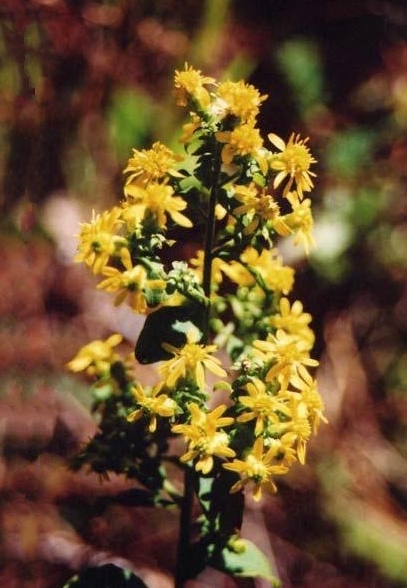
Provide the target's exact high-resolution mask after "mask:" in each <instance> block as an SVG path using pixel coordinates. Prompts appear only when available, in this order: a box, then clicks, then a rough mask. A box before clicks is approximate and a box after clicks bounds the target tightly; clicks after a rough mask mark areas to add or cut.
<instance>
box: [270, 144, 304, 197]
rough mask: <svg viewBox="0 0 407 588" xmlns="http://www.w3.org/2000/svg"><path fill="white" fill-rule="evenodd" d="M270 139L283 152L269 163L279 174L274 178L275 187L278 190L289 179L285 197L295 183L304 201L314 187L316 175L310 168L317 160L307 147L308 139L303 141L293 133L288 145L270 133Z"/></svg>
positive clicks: (284, 191) (285, 188) (284, 193)
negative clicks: (313, 180) (305, 193)
mask: <svg viewBox="0 0 407 588" xmlns="http://www.w3.org/2000/svg"><path fill="white" fill-rule="evenodd" d="M268 138H269V139H270V141H271V142H272V143H273V145H275V146H276V147H277V149H279V150H280V151H281V153H278V154H273V156H272V157H271V159H270V161H269V165H270V168H271V169H273V170H275V171H277V172H278V173H277V175H276V177H275V178H274V187H275V188H277V187H278V186H279V185H280V184H281V182H282V181H283V180H284V179H285V178H288V182H287V183H286V185H285V187H284V190H283V195H284V196H286V195H287V194H288V192H289V191H290V190H291V187H292V185H293V184H294V182H295V184H296V188H297V192H298V196H299V198H300V199H301V200H302V198H303V193H304V192H309V191H310V190H311V189H312V188H313V187H314V184H313V183H312V179H311V176H315V173H313V172H312V171H310V166H311V164H312V163H315V162H316V159H314V158H313V156H312V155H311V153H310V150H309V148H308V146H307V141H308V137H307V138H306V139H301V138H300V136H299V135H295V134H294V133H292V135H291V136H290V138H289V139H288V143H287V144H286V143H285V142H284V141H283V140H282V139H281V138H280V137H278V136H277V135H275V134H274V133H270V134H269V135H268Z"/></svg>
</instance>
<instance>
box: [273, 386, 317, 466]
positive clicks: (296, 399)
mask: <svg viewBox="0 0 407 588" xmlns="http://www.w3.org/2000/svg"><path fill="white" fill-rule="evenodd" d="M288 408H289V411H290V419H289V420H287V421H286V422H283V423H281V424H280V426H279V427H278V431H279V432H281V431H286V432H285V433H284V438H285V439H286V441H288V442H290V443H291V444H292V445H294V444H295V446H296V451H297V457H298V461H299V462H300V463H301V464H304V463H305V453H306V448H307V441H308V439H309V438H310V436H311V426H310V423H309V419H308V407H307V405H306V403H305V402H304V399H303V398H302V396H301V395H300V394H298V393H296V392H291V393H289V396H288ZM269 430H270V431H271V432H273V426H271V427H270V429H269Z"/></svg>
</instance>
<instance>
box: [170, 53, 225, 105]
mask: <svg viewBox="0 0 407 588" xmlns="http://www.w3.org/2000/svg"><path fill="white" fill-rule="evenodd" d="M215 83H216V82H215V80H214V79H213V78H210V77H208V76H204V75H202V73H201V71H200V70H199V69H194V68H193V67H191V66H190V65H188V64H187V63H186V64H185V66H184V70H183V71H178V70H176V71H175V79H174V86H175V89H174V95H175V102H176V104H178V106H187V105H188V104H189V102H190V100H191V99H192V100H194V101H196V102H197V103H198V105H199V106H201V107H202V108H203V109H204V110H206V109H207V108H208V106H209V104H210V101H211V97H210V94H209V92H208V90H206V89H205V88H204V85H206V84H215Z"/></svg>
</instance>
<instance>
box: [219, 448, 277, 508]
mask: <svg viewBox="0 0 407 588" xmlns="http://www.w3.org/2000/svg"><path fill="white" fill-rule="evenodd" d="M223 467H224V468H225V469H227V470H231V471H232V472H236V473H237V474H239V475H240V480H239V481H238V482H236V483H235V484H233V486H232V488H231V489H230V491H231V493H234V492H238V491H239V490H241V489H242V488H244V487H245V486H246V485H247V484H250V485H251V486H252V487H253V498H254V500H256V502H257V501H259V500H260V498H261V493H262V488H263V487H264V488H266V489H267V490H268V491H270V492H276V490H277V488H276V485H275V483H274V481H273V478H272V476H275V475H281V474H286V473H287V472H288V468H287V466H286V465H282V464H279V463H276V462H275V450H274V448H273V447H271V448H270V449H268V450H266V451H264V440H263V438H262V437H258V438H257V439H256V441H255V442H254V445H253V448H252V450H251V452H250V453H249V454H248V455H247V456H246V458H245V460H240V459H234V460H233V461H232V462H231V463H225V464H223Z"/></svg>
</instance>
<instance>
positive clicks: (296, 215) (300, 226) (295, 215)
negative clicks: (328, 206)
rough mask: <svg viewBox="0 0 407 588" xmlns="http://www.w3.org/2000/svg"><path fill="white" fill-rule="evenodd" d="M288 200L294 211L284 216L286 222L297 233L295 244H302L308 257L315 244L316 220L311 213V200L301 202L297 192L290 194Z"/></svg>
mask: <svg viewBox="0 0 407 588" xmlns="http://www.w3.org/2000/svg"><path fill="white" fill-rule="evenodd" d="M287 200H289V201H290V203H291V206H292V207H293V211H292V212H290V213H289V214H286V215H285V216H284V222H285V223H286V224H287V226H288V227H290V229H291V230H292V231H293V232H294V233H296V236H295V238H294V244H295V245H298V244H299V243H301V245H302V246H303V247H304V250H305V253H306V254H307V255H308V253H309V250H310V247H311V246H313V245H314V244H315V241H314V237H313V235H312V231H313V228H314V219H313V217H312V212H311V200H310V199H309V198H306V199H305V200H303V201H302V202H300V201H299V198H298V195H297V193H296V192H289V193H288V194H287Z"/></svg>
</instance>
